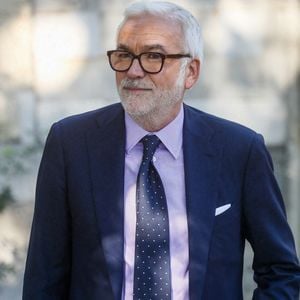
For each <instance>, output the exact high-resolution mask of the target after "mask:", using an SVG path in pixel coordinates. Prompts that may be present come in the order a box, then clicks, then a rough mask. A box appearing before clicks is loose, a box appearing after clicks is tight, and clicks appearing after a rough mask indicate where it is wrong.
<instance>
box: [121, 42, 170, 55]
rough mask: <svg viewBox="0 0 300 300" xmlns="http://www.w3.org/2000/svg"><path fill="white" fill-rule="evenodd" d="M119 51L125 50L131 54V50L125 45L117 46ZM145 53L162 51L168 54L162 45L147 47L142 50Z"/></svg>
mask: <svg viewBox="0 0 300 300" xmlns="http://www.w3.org/2000/svg"><path fill="white" fill-rule="evenodd" d="M117 49H118V50H125V51H129V52H131V50H130V48H129V47H128V46H127V45H125V44H119V45H118V46H117ZM144 51H161V52H164V53H167V51H166V49H165V48H164V46H162V45H160V44H153V45H145V46H144V47H143V48H142V52H144Z"/></svg>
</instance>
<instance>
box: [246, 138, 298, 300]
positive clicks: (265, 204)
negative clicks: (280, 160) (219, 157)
mask: <svg viewBox="0 0 300 300" xmlns="http://www.w3.org/2000/svg"><path fill="white" fill-rule="evenodd" d="M243 191H244V202H243V213H244V220H245V223H244V226H245V232H246V238H247V239H248V240H249V242H250V244H251V246H252V249H253V251H254V261H253V270H254V280H255V281H256V283H257V288H256V289H255V291H254V294H253V299H254V300H266V299H272V300H283V299H284V300H298V299H299V298H298V297H299V285H300V268H299V263H298V259H297V255H296V250H295V245H294V240H293V236H292V233H291V230H290V228H289V225H288V223H287V219H286V214H285V208H284V202H283V199H282V196H281V193H280V190H279V187H278V185H277V182H276V180H275V177H274V174H273V165H272V161H271V158H270V155H269V153H268V151H267V149H266V147H265V145H264V141H263V138H262V137H261V136H260V135H256V136H255V138H254V140H253V143H252V146H251V149H250V151H249V156H248V161H247V168H246V171H245V177H244V189H243Z"/></svg>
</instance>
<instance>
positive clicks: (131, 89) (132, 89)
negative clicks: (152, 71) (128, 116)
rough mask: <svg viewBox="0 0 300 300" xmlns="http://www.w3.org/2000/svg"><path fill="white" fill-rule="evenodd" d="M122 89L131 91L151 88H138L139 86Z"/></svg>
mask: <svg viewBox="0 0 300 300" xmlns="http://www.w3.org/2000/svg"><path fill="white" fill-rule="evenodd" d="M124 90H127V91H132V92H135V91H137V92H139V91H142V92H143V91H151V90H152V89H149V88H139V87H126V86H125V87H124Z"/></svg>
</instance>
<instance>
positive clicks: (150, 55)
mask: <svg viewBox="0 0 300 300" xmlns="http://www.w3.org/2000/svg"><path fill="white" fill-rule="evenodd" d="M145 56H146V58H147V59H149V60H161V59H162V54H161V53H158V52H148V53H145Z"/></svg>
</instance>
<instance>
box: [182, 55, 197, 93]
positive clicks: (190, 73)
mask: <svg viewBox="0 0 300 300" xmlns="http://www.w3.org/2000/svg"><path fill="white" fill-rule="evenodd" d="M199 74H200V60H199V59H193V60H192V61H191V62H190V63H189V65H188V67H187V73H186V79H185V88H186V89H190V88H191V87H192V86H193V85H194V84H195V83H196V81H197V80H198V78H199Z"/></svg>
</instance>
